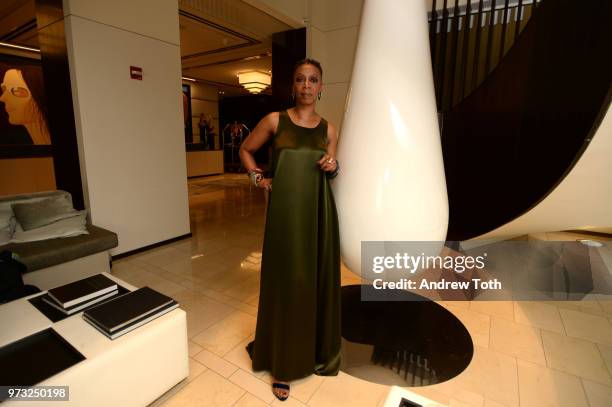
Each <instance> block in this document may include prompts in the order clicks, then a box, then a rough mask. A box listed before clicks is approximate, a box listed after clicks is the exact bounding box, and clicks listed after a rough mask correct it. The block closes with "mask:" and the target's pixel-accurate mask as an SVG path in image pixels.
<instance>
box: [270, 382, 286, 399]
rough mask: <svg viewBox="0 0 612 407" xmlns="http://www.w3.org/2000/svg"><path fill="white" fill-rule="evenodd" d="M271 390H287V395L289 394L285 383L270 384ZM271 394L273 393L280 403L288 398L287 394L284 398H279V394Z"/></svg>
mask: <svg viewBox="0 0 612 407" xmlns="http://www.w3.org/2000/svg"><path fill="white" fill-rule="evenodd" d="M272 388H273V389H283V390H287V393H288V392H289V385H288V384H285V383H272ZM272 393H274V395H275V396H276V398H277V399H279V400H281V401H285V400H287V399H288V398H289V395H288V394H287V395H286V396H281V395H280V394H277V393H275V392H272Z"/></svg>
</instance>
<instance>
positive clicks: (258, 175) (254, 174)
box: [249, 168, 263, 187]
mask: <svg viewBox="0 0 612 407" xmlns="http://www.w3.org/2000/svg"><path fill="white" fill-rule="evenodd" d="M249 179H250V180H251V183H252V184H253V185H255V186H256V187H258V186H259V182H260V181H261V180H262V179H263V174H262V171H261V170H260V169H259V168H254V169H252V170H251V171H249Z"/></svg>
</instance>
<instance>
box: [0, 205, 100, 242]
mask: <svg viewBox="0 0 612 407" xmlns="http://www.w3.org/2000/svg"><path fill="white" fill-rule="evenodd" d="M86 224H87V211H86V210H84V211H75V215H74V216H72V217H70V218H66V219H61V220H58V221H56V222H53V223H50V224H48V225H45V226H42V227H40V228H36V229H33V230H29V231H24V230H23V229H22V228H21V226H20V225H19V224H17V228H16V230H15V234H14V235H13V238H12V239H11V242H12V243H24V242H34V241H37V240H47V239H55V238H57V237H71V236H77V235H87V234H89V232H88V231H87V226H86Z"/></svg>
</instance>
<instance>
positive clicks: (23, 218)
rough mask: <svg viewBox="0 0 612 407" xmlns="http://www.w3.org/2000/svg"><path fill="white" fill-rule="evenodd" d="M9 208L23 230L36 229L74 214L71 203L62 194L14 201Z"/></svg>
mask: <svg viewBox="0 0 612 407" xmlns="http://www.w3.org/2000/svg"><path fill="white" fill-rule="evenodd" d="M11 208H13V213H14V214H15V217H16V218H17V222H19V224H20V225H21V227H22V228H23V230H31V229H36V228H39V227H41V226H45V225H48V224H50V223H53V222H56V221H58V220H60V219H66V218H69V217H71V216H74V215H75V214H76V211H75V210H74V208H73V207H72V204H71V203H70V202H69V201H68V200H67V199H66V198H65V197H63V196H57V197H52V198H47V199H43V200H40V201H36V202H23V203H14V204H12V205H11Z"/></svg>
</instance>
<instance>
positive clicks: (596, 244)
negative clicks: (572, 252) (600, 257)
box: [578, 239, 603, 247]
mask: <svg viewBox="0 0 612 407" xmlns="http://www.w3.org/2000/svg"><path fill="white" fill-rule="evenodd" d="M578 241H579V242H580V243H582V244H583V245H585V246H589V247H603V243H601V242H599V241H597V240H591V239H578Z"/></svg>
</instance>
